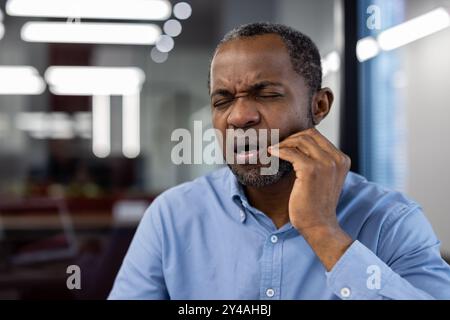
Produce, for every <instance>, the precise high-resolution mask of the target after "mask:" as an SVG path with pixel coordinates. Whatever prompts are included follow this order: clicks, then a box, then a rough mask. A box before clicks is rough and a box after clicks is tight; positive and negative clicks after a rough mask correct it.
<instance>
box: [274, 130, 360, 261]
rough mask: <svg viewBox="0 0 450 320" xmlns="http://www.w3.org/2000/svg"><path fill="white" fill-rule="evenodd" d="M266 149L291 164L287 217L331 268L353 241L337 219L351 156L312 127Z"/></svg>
mask: <svg viewBox="0 0 450 320" xmlns="http://www.w3.org/2000/svg"><path fill="white" fill-rule="evenodd" d="M269 152H270V153H271V154H272V155H273V156H276V157H279V158H280V159H283V160H286V161H289V162H290V163H292V166H293V168H294V170H295V174H296V179H295V182H294V186H293V188H292V192H291V195H290V198H289V219H290V221H291V224H292V225H293V226H294V228H296V229H297V230H298V231H299V232H300V233H301V234H302V235H303V237H304V238H305V239H306V241H307V242H308V243H309V245H310V246H311V247H312V249H313V250H314V252H315V253H316V255H317V256H318V257H319V259H320V260H321V261H322V263H323V264H324V266H325V268H326V269H327V270H331V269H332V267H333V266H334V264H335V263H336V262H337V261H338V260H339V258H340V257H341V256H342V255H343V254H344V252H345V250H346V249H347V248H348V247H349V246H350V245H351V243H352V239H351V238H350V237H349V236H348V235H347V234H346V233H345V232H344V231H343V230H342V229H341V228H340V226H339V223H338V221H337V218H336V207H337V204H338V201H339V196H340V194H341V190H342V185H343V184H344V181H345V177H346V175H347V173H348V171H349V170H350V158H349V157H348V156H347V155H345V154H344V153H342V152H341V151H340V150H338V149H337V148H336V147H335V146H334V145H333V144H332V143H331V142H330V141H328V140H327V139H326V138H325V137H324V136H323V135H321V134H320V133H319V132H318V131H317V130H316V129H314V128H312V129H307V130H305V131H302V132H299V133H296V134H294V135H292V136H290V137H288V138H286V139H285V140H284V141H282V142H281V143H279V144H277V145H274V146H271V147H269Z"/></svg>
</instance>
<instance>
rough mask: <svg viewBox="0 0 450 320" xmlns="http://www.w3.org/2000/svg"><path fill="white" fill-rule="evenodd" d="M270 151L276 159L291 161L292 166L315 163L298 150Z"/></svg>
mask: <svg viewBox="0 0 450 320" xmlns="http://www.w3.org/2000/svg"><path fill="white" fill-rule="evenodd" d="M268 151H269V152H270V154H271V155H273V156H275V157H278V158H280V159H282V160H286V161H289V162H290V163H292V165H294V167H295V166H296V165H298V164H306V163H307V164H310V163H311V162H312V161H313V160H312V159H311V158H309V157H308V156H307V155H306V154H304V153H303V152H301V151H300V150H298V149H297V148H277V147H269V148H268Z"/></svg>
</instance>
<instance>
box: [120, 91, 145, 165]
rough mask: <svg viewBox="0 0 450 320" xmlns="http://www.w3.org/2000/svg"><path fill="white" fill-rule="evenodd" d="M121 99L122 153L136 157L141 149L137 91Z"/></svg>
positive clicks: (128, 156) (129, 156)
mask: <svg viewBox="0 0 450 320" xmlns="http://www.w3.org/2000/svg"><path fill="white" fill-rule="evenodd" d="M122 99H123V102H122V103H123V106H122V153H123V154H124V156H125V157H127V158H136V157H137V156H138V155H139V152H140V149H141V147H140V146H141V143H140V140H141V136H140V110H139V109H140V103H139V93H136V94H133V95H126V96H123V98H122Z"/></svg>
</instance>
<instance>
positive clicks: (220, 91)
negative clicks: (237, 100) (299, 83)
mask: <svg viewBox="0 0 450 320" xmlns="http://www.w3.org/2000/svg"><path fill="white" fill-rule="evenodd" d="M282 86H283V84H282V83H281V82H273V81H261V82H257V83H255V84H252V85H251V86H249V87H248V88H247V91H258V90H262V89H265V88H267V87H282ZM216 95H221V96H232V95H233V94H232V93H231V92H230V91H228V90H227V89H223V88H219V89H216V90H214V91H213V92H212V93H211V98H212V97H214V96H216Z"/></svg>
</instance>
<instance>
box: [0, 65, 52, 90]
mask: <svg viewBox="0 0 450 320" xmlns="http://www.w3.org/2000/svg"><path fill="white" fill-rule="evenodd" d="M44 90H45V83H44V80H43V79H42V78H41V77H40V75H39V72H38V71H37V70H36V68H34V67H31V66H0V94H11V95H35V94H41V93H42V92H44Z"/></svg>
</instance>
